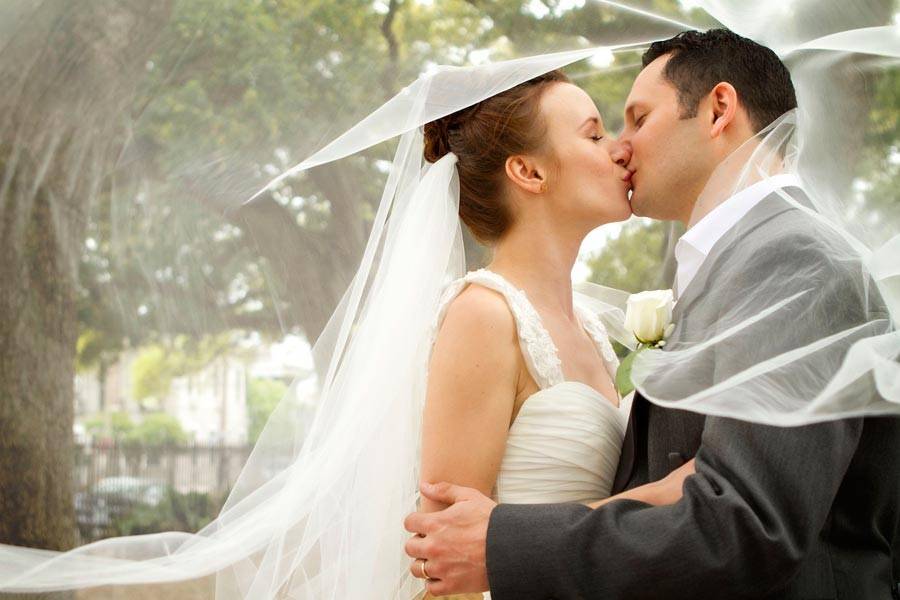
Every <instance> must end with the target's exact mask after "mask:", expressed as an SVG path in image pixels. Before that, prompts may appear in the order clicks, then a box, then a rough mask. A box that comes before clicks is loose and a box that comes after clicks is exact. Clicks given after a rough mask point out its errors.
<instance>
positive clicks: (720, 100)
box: [708, 81, 738, 138]
mask: <svg viewBox="0 0 900 600" xmlns="http://www.w3.org/2000/svg"><path fill="white" fill-rule="evenodd" d="M708 99H709V107H710V130H709V137H711V138H716V137H719V136H720V135H722V133H723V132H724V131H725V129H726V128H728V126H729V125H731V124H732V123H734V122H735V119H736V117H737V110H738V94H737V90H736V89H734V86H733V85H731V84H730V83H728V82H726V81H722V82H719V83H717V84H716V86H715V87H714V88H713V89H712V91H710V93H709V96H708Z"/></svg>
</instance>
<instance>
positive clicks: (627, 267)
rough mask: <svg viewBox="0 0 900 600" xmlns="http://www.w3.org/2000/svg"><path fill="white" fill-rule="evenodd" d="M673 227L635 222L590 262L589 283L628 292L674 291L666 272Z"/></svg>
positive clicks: (653, 222) (658, 223)
mask: <svg viewBox="0 0 900 600" xmlns="http://www.w3.org/2000/svg"><path fill="white" fill-rule="evenodd" d="M672 229H673V227H672V225H671V224H669V223H664V222H662V221H652V222H649V223H647V222H635V223H631V224H628V225H626V226H625V227H623V228H622V231H621V232H620V233H619V236H618V237H616V238H614V239H612V240H610V241H609V242H608V243H607V244H606V246H605V247H604V248H603V249H602V250H600V251H599V252H597V253H596V254H594V255H593V256H591V257H590V258H588V261H587V265H588V267H589V268H590V275H589V276H588V280H589V281H593V282H594V283H599V284H601V285H605V286H607V287H613V288H617V289H620V290H625V291H626V292H631V293H637V292H642V291H644V290H651V289H662V288H670V287H671V286H672V281H671V279H670V278H669V274H668V273H666V270H665V269H664V268H663V267H664V264H665V262H666V258H667V256H669V255H670V254H671V253H670V251H669V240H670V239H673V238H674V235H675V234H671V233H670V231H671V230H672Z"/></svg>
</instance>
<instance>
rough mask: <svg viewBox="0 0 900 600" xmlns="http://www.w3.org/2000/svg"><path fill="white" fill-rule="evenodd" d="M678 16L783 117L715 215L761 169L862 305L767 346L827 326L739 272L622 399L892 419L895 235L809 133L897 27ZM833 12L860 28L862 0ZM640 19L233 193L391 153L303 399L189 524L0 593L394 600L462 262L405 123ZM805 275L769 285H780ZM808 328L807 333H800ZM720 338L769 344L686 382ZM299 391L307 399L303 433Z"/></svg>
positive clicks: (9, 556)
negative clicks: (215, 512) (727, 48)
mask: <svg viewBox="0 0 900 600" xmlns="http://www.w3.org/2000/svg"><path fill="white" fill-rule="evenodd" d="M609 4H615V3H609ZM698 4H699V6H700V7H701V8H702V9H703V10H704V11H706V12H707V13H708V15H709V16H710V17H712V18H713V19H714V20H715V21H717V22H718V23H721V24H722V25H724V26H727V27H729V28H731V29H733V30H734V31H736V32H738V33H741V34H743V35H746V36H748V37H751V38H754V39H756V40H758V41H760V42H761V43H765V44H769V45H770V46H771V47H773V49H775V50H776V51H777V52H778V53H779V54H780V55H781V56H782V57H783V58H784V59H785V61H786V62H787V64H788V65H789V67H790V69H791V72H792V76H793V77H794V81H795V85H796V87H797V89H798V100H799V103H800V106H801V108H800V110H799V111H796V112H792V113H789V114H788V115H785V116H784V117H782V118H781V119H780V120H778V121H777V122H776V123H774V124H772V125H771V126H769V127H768V128H766V129H765V130H764V131H763V132H761V133H760V134H759V136H757V138H754V139H753V140H751V141H750V142H748V145H747V146H746V147H745V148H744V149H742V150H740V151H738V153H736V154H735V155H734V157H733V159H732V161H731V162H728V161H726V163H723V166H722V167H721V170H720V171H719V172H718V173H717V176H714V177H713V179H712V180H711V182H710V185H709V186H708V187H707V190H706V191H705V192H704V195H705V197H707V198H709V199H710V202H711V203H712V204H715V203H717V202H721V201H723V200H725V199H726V198H727V197H728V196H730V195H731V194H732V193H733V192H735V191H736V190H740V189H743V188H744V187H747V186H748V185H751V184H753V183H757V182H759V181H760V180H764V179H765V178H767V177H771V176H772V175H773V174H776V173H784V172H792V173H796V174H797V175H798V176H799V177H800V179H801V180H802V181H804V183H805V185H804V188H803V192H802V194H801V193H797V192H796V191H795V190H791V189H779V190H776V191H775V195H776V197H777V198H778V201H779V202H781V203H783V204H784V205H785V206H789V207H791V208H792V209H794V210H797V211H799V212H800V213H802V214H803V215H804V216H806V217H808V218H809V220H810V224H811V225H810V227H811V230H812V231H813V232H814V234H815V235H820V236H821V239H822V240H823V246H824V248H825V250H823V251H824V252H826V254H825V256H826V257H828V258H829V259H830V261H833V262H834V263H838V264H840V265H843V267H844V270H842V271H841V272H842V273H849V272H853V273H855V277H854V278H852V279H851V280H850V281H851V285H852V286H856V287H855V288H854V289H855V291H856V292H858V294H857V296H858V297H859V298H861V299H862V301H861V304H860V307H861V311H862V312H861V315H860V320H859V323H858V325H857V326H854V328H853V329H852V330H844V329H841V330H839V331H835V330H834V328H833V327H830V326H829V324H828V323H823V322H821V321H815V320H813V321H809V320H804V319H803V318H796V316H795V317H794V318H792V319H791V323H793V327H795V328H796V329H794V330H792V329H790V328H784V327H782V328H780V329H779V335H780V336H781V338H783V339H778V340H771V339H770V337H771V331H772V328H771V325H770V322H768V321H767V319H771V318H779V317H781V316H783V315H784V314H785V311H789V310H790V311H799V314H801V315H803V314H809V315H815V316H816V318H821V316H822V315H823V314H824V315H825V317H826V318H827V315H828V310H831V308H832V305H831V304H828V302H830V301H831V300H832V299H831V298H828V297H824V298H823V297H821V296H820V295H818V294H817V290H816V289H815V288H814V287H809V286H807V287H804V286H801V288H802V289H800V291H799V292H798V293H797V294H790V295H788V296H786V297H785V295H784V293H783V292H782V293H777V292H778V290H779V289H780V288H781V285H780V282H781V281H782V279H783V278H784V277H785V276H786V274H785V273H782V272H777V271H776V272H767V273H759V274H753V276H754V278H755V279H756V280H757V282H758V291H759V293H755V294H753V295H751V296H748V297H747V298H745V300H746V301H745V302H743V303H740V304H737V305H735V306H731V307H727V310H726V311H725V312H724V313H723V319H722V328H721V330H718V331H716V332H709V333H710V335H709V336H707V337H706V338H704V339H698V340H692V341H690V342H692V343H686V344H685V345H684V346H683V347H675V348H670V349H667V350H666V351H664V352H663V351H659V352H646V353H642V355H641V357H640V358H639V360H637V361H636V362H635V366H634V376H635V382H636V384H637V387H638V389H639V390H640V391H641V392H642V393H643V394H644V395H645V396H646V397H647V398H649V399H650V400H651V401H653V402H657V403H659V404H663V405H667V406H679V407H683V408H687V409H689V410H694V411H698V412H701V413H706V414H715V415H726V416H732V417H736V418H743V419H748V420H753V421H757V422H763V423H768V424H775V425H782V426H786V425H800V424H804V423H810V422H815V421H818V420H823V419H835V418H842V417H849V416H858V415H882V414H892V415H898V414H900V371H898V364H897V362H896V359H897V356H898V353H900V338H898V334H897V332H896V331H895V324H896V322H897V318H898V314H900V313H898V311H900V267H898V264H900V263H898V261H897V260H896V256H897V255H898V253H900V238H898V237H897V236H896V235H894V234H893V232H892V231H890V228H887V229H885V228H884V227H882V225H883V222H884V220H882V221H879V222H877V223H874V224H871V226H865V227H859V222H858V221H859V220H858V219H856V218H855V216H854V215H853V214H852V210H851V209H852V206H851V205H852V197H851V196H848V195H847V189H848V188H847V185H846V184H847V182H846V181H845V180H839V179H838V176H839V175H840V176H842V177H844V178H846V177H847V175H848V174H847V172H846V170H843V171H842V170H841V169H837V168H835V167H834V164H833V163H834V162H839V161H840V152H839V148H840V143H841V140H842V131H841V128H840V127H839V126H835V127H831V125H832V124H833V123H834V122H835V121H840V119H839V117H838V115H840V114H841V113H840V111H841V106H840V100H839V99H840V92H841V91H842V90H843V87H842V86H844V85H847V84H848V81H850V80H847V79H846V78H844V73H843V69H845V68H846V67H847V64H848V61H851V62H852V68H853V69H870V70H873V71H883V70H889V69H894V68H896V61H897V59H898V58H900V45H898V34H897V29H896V27H893V26H889V27H862V26H860V27H855V26H848V25H847V23H848V22H850V23H854V22H857V21H853V20H850V21H848V20H847V19H849V18H850V17H846V18H845V16H844V13H843V9H841V8H840V7H841V6H843V3H831V4H829V3H823V5H822V7H821V10H820V12H821V15H822V19H821V23H818V24H817V25H818V29H817V30H818V32H819V33H818V35H810V34H809V33H806V34H804V35H801V34H798V33H796V31H799V30H800V28H797V27H795V26H796V23H794V22H793V20H792V13H791V11H790V7H791V4H790V3H784V2H764V3H762V4H753V10H750V8H749V6H750V5H749V4H747V3H740V2H726V1H725V0H720V1H715V2H713V1H710V2H699V3H698ZM615 5H616V6H620V7H621V9H622V10H625V11H629V12H633V13H642V14H645V15H647V13H648V11H643V10H637V9H634V8H631V7H628V6H621V5H618V4H615ZM745 6H746V7H748V8H744V7H745ZM785 6H787V9H785ZM851 16H852V17H853V18H854V19H860V21H858V22H861V23H864V24H865V23H867V21H866V15H865V5H860V7H858V10H857V12H856V13H855V14H854V15H851ZM648 19H651V20H654V19H653V18H652V14H650V15H649V16H648ZM655 21H664V22H665V23H666V26H667V27H668V28H669V29H670V31H666V33H665V34H660V33H659V32H654V33H653V34H650V35H646V34H643V33H641V32H635V33H632V34H630V37H629V39H627V41H624V42H622V41H621V36H620V38H618V39H617V41H616V43H610V44H609V45H607V46H601V47H585V48H579V49H576V50H570V51H564V52H555V53H549V54H541V55H535V56H529V57H526V58H518V59H513V60H508V61H504V62H497V63H489V64H484V65H480V66H472V67H434V68H432V69H430V70H429V71H428V72H426V73H425V74H423V75H421V76H420V77H418V78H417V79H416V80H415V81H414V82H412V83H411V84H410V85H409V86H407V87H406V88H404V89H403V90H402V91H401V92H400V93H399V94H397V95H396V96H394V97H393V98H391V99H390V100H388V101H387V102H386V103H384V104H383V105H382V106H380V107H379V108H378V109H377V110H375V111H373V112H372V113H371V114H369V115H368V116H366V117H365V118H364V119H362V120H361V121H359V123H358V124H357V125H355V126H354V127H352V128H351V129H350V130H348V131H347V132H346V133H344V134H342V135H340V136H338V137H337V138H335V139H334V141H332V142H330V143H328V144H326V145H325V146H324V147H322V149H321V150H319V151H317V152H315V153H313V154H312V155H311V156H309V158H307V159H305V160H304V161H303V162H301V163H299V164H297V165H296V166H294V167H291V168H289V169H286V170H284V172H283V173H281V174H280V175H279V176H278V177H276V178H275V179H273V180H272V181H271V182H269V183H268V184H267V185H266V186H265V187H264V188H263V189H262V190H260V191H258V192H257V193H256V194H252V193H249V194H246V195H245V197H244V198H242V200H243V201H245V202H248V203H251V204H252V203H253V202H254V201H256V199H257V198H258V197H259V196H260V195H261V194H263V193H264V192H271V191H272V190H279V189H281V188H283V187H284V186H289V185H290V182H291V181H292V179H293V178H296V177H298V176H299V175H300V174H301V173H303V172H306V171H310V170H313V169H316V168H317V167H321V166H323V165H326V164H329V163H332V162H335V161H342V160H352V158H353V155H354V154H355V153H358V152H360V151H362V150H365V149H367V148H370V147H372V146H374V145H376V144H379V143H381V142H384V141H387V140H393V139H397V140H398V141H397V145H396V151H395V154H394V157H393V161H392V162H391V163H390V165H389V168H387V167H386V168H387V170H388V177H387V183H386V185H385V187H384V190H383V192H382V195H381V201H380V203H379V204H378V206H377V211H376V213H375V214H374V217H373V221H372V223H373V224H372V228H371V231H370V233H369V237H368V241H367V242H366V244H365V249H364V252H363V255H362V257H361V260H360V263H359V268H358V270H357V271H356V273H355V275H354V276H353V278H352V281H351V283H350V285H349V287H348V288H347V290H346V292H345V293H344V295H343V298H342V300H341V301H340V303H339V304H338V306H337V308H336V310H335V311H334V313H333V314H332V316H331V318H330V319H329V320H328V322H327V325H326V326H325V328H324V330H323V333H322V334H321V335H320V336H319V338H318V340H317V341H316V344H315V346H314V347H313V355H314V356H315V358H316V371H317V378H316V385H315V391H314V392H312V393H310V391H309V390H308V389H306V388H301V386H300V385H295V386H292V388H291V389H290V391H289V392H288V394H287V395H286V396H285V397H284V398H283V399H282V401H281V403H280V404H279V406H278V408H277V409H276V410H275V412H274V413H273V414H272V416H271V417H270V420H269V422H268V424H267V426H266V428H265V429H264V430H263V433H262V434H261V436H260V438H259V441H258V443H257V445H256V447H255V448H254V450H253V453H252V455H251V456H250V459H249V460H248V462H247V464H246V466H245V467H244V469H243V471H242V473H241V476H240V478H239V480H238V482H237V484H236V485H235V486H234V488H233V490H232V492H231V495H230V497H229V498H228V501H227V503H226V504H225V506H224V508H223V509H222V511H221V514H220V515H219V517H218V518H217V519H216V520H215V521H213V522H212V523H211V524H210V525H209V526H207V527H205V528H204V529H202V530H201V531H199V532H197V533H182V532H166V533H160V534H152V535H146V536H133V537H126V538H114V539H109V540H102V541H99V542H95V543H93V544H89V545H86V546H82V547H79V548H77V549H75V550H72V551H69V552H65V553H55V552H49V551H43V550H31V549H23V548H15V547H11V546H0V590H3V591H13V592H14V591H18V592H25V591H48V590H58V589H66V588H74V587H87V586H96V585H106V584H132V585H142V584H154V583H162V582H170V581H180V580H188V579H194V578H199V577H203V576H208V575H213V574H215V575H216V597H217V598H223V599H225V598H276V597H278V598H281V597H284V598H310V599H312V598H318V599H326V598H327V599H331V598H354V599H356V598H360V599H362V598H371V599H373V600H374V599H378V600H382V599H385V598H393V599H397V600H406V599H409V598H412V597H414V596H415V595H416V594H418V593H420V592H421V591H422V586H421V583H420V582H419V581H418V580H415V579H413V578H412V577H411V576H410V575H409V574H408V560H407V558H406V556H405V554H404V553H403V542H404V541H405V539H406V537H407V534H406V533H405V532H404V531H403V528H402V526H401V524H402V520H403V518H404V516H405V515H406V514H407V513H409V512H411V511H412V510H414V509H415V506H416V500H417V483H418V481H417V472H416V468H417V449H418V443H419V440H418V436H419V422H420V421H419V419H420V413H421V408H422V402H423V400H424V380H425V376H426V362H425V360H426V357H427V355H428V349H429V344H430V341H431V336H432V334H433V326H434V323H433V320H434V317H435V309H436V306H437V302H438V300H439V297H440V294H441V292H442V290H443V288H444V286H445V285H446V284H447V283H448V282H450V281H452V280H453V279H455V278H457V277H459V276H461V275H462V274H463V273H464V270H465V268H466V267H465V264H466V263H465V256H464V240H463V235H462V230H461V227H460V222H459V218H458V216H457V211H458V202H459V199H458V181H457V179H456V169H455V157H454V156H453V155H452V154H448V155H447V156H445V157H444V158H442V159H441V160H439V161H438V162H436V163H434V164H427V163H425V161H424V159H423V140H422V133H421V128H422V126H423V125H424V124H425V123H427V122H430V121H433V120H435V119H437V118H440V117H442V116H444V115H448V114H451V113H453V112H456V111H457V110H460V109H462V108H465V107H467V106H471V105H472V104H474V103H477V102H479V101H481V100H483V99H485V98H488V97H490V96H492V95H494V94H497V93H499V92H502V91H504V90H507V89H509V88H511V87H513V86H515V85H517V84H519V83H522V82H524V81H527V80H529V79H531V78H533V77H535V76H537V75H539V74H542V73H545V72H547V71H550V70H552V69H556V68H561V67H565V66H567V65H571V64H573V63H577V62H578V61H584V60H586V59H592V58H594V59H596V58H597V57H598V56H599V57H601V58H603V57H608V56H610V55H614V54H616V53H623V52H634V51H635V49H637V48H641V47H643V46H646V45H647V44H648V43H650V42H652V41H654V40H655V39H662V38H666V37H670V36H671V35H672V34H673V33H675V32H676V31H678V30H679V29H684V28H686V26H685V24H681V23H672V22H671V19H666V18H657V19H655ZM802 30H803V31H806V32H809V31H810V30H811V29H810V28H808V27H807V28H803V29H802ZM625 33H626V34H627V33H628V32H625ZM626 37H628V36H626ZM596 64H598V65H602V64H603V60H599V61H597V62H596ZM596 68H598V69H603V68H604V67H602V66H597V67H596ZM825 124H828V127H826V126H824V125H825ZM823 145H824V146H825V147H826V148H828V151H825V152H823V151H822V148H823ZM832 149H833V150H832ZM734 161H738V164H736V165H735V164H734ZM850 174H851V175H852V173H850ZM232 208H235V209H236V208H237V207H232ZM894 210H896V209H894ZM738 227H740V225H738ZM821 276H822V273H819V272H810V273H806V274H804V273H792V274H791V277H792V278H793V279H795V280H796V279H798V278H799V279H802V278H804V277H808V278H809V279H810V281H819V278H820V277H821ZM580 291H581V292H582V294H580V295H579V298H578V300H579V302H581V303H583V304H584V305H585V306H588V307H590V308H592V309H593V310H596V311H597V312H598V313H599V314H600V315H601V317H602V318H603V320H604V321H605V323H606V325H607V329H608V330H609V331H610V333H611V334H612V335H613V337H615V338H616V339H618V340H619V341H620V342H622V343H623V344H624V345H626V346H627V345H631V344H632V343H633V340H632V339H631V336H630V335H629V333H628V332H627V331H626V330H625V328H624V326H623V321H624V319H623V311H622V308H623V306H624V300H625V298H626V297H627V295H626V294H623V293H621V292H618V291H616V290H609V289H604V288H600V287H599V286H583V287H581V288H580ZM845 292H846V290H845ZM798 307H799V308H798ZM810 326H819V327H821V331H822V332H824V333H823V334H822V335H810V332H809V328H810ZM736 343H737V344H746V343H752V344H756V345H760V344H762V345H765V344H770V345H771V347H772V348H776V349H778V352H775V353H774V354H773V355H772V356H762V357H758V356H757V357H754V356H751V357H750V358H749V359H747V360H748V361H749V362H748V363H747V364H742V363H741V362H740V361H737V360H736V362H735V363H734V364H733V366H731V367H729V368H730V369H731V372H732V373H731V375H730V377H728V378H726V379H724V380H721V381H719V382H718V383H717V384H716V385H715V386H711V385H709V384H708V383H705V382H706V381H708V380H707V379H704V378H703V377H695V376H694V375H695V374H696V373H697V372H698V371H699V370H702V369H703V368H704V365H708V364H710V362H711V361H713V360H721V356H722V353H723V351H724V350H725V349H727V348H729V347H730V346H731V345H733V344H736ZM310 396H312V397H313V400H312V402H313V403H314V405H315V407H316V408H315V415H314V418H313V419H312V420H311V421H309V420H308V414H309V411H308V409H307V408H306V407H307V406H308V405H309V403H310Z"/></svg>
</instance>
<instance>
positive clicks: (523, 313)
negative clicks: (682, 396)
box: [437, 269, 631, 504]
mask: <svg viewBox="0 0 900 600" xmlns="http://www.w3.org/2000/svg"><path fill="white" fill-rule="evenodd" d="M470 284H478V285H482V286H484V287H486V288H489V289H491V290H494V291H497V292H499V293H500V294H502V295H503V297H504V298H505V299H506V301H507V303H508V304H509V309H510V311H511V312H512V314H513V317H514V318H515V322H516V327H517V330H518V336H519V344H520V346H521V349H522V356H523V357H524V359H525V363H526V365H527V367H528V371H529V373H530V374H531V376H532V377H533V378H534V380H535V382H536V383H537V384H538V386H539V387H540V390H539V391H537V392H535V393H534V394H532V395H531V396H529V397H528V398H527V399H526V400H525V402H524V404H523V405H522V408H521V409H520V410H519V413H518V415H517V416H516V418H515V420H514V421H513V423H512V425H511V426H510V428H509V437H508V439H507V442H506V451H505V454H504V456H503V461H502V463H501V466H500V471H499V474H498V476H497V483H496V486H495V488H494V493H493V496H494V499H495V500H496V501H498V502H504V503H514V504H530V503H542V502H591V501H594V500H600V499H603V498H606V497H608V496H609V495H610V490H611V489H612V484H613V479H614V477H615V474H616V468H617V466H618V462H619V454H620V452H621V448H622V439H623V437H624V435H625V426H626V424H627V420H628V414H629V408H630V402H631V397H630V396H629V397H626V399H625V400H624V401H623V402H621V403H620V404H619V406H618V407H617V406H616V404H615V403H614V401H613V400H611V399H608V398H605V397H604V396H603V395H602V394H600V393H599V392H598V391H597V390H595V389H594V388H592V387H590V386H589V385H587V384H584V383H580V382H577V381H565V379H564V377H563V370H562V364H561V362H560V359H559V354H558V352H557V350H556V346H555V345H554V343H553V340H552V339H551V337H550V334H549V333H548V332H547V330H546V329H545V328H544V325H543V323H542V322H541V319H540V315H539V314H538V312H537V310H535V308H534V307H533V306H532V304H531V302H529V300H528V298H527V297H526V295H525V292H524V291H522V290H519V289H517V288H515V287H514V286H513V285H512V284H511V283H509V282H508V281H507V280H506V279H504V278H503V277H501V276H500V275H498V274H497V273H494V272H492V271H488V270H486V269H481V270H478V271H472V272H470V273H468V274H467V275H466V276H465V277H463V278H462V279H459V280H457V281H454V282H453V283H452V284H450V286H448V288H447V290H446V291H445V293H444V295H443V297H442V299H441V302H440V305H439V310H438V317H437V325H438V326H439V325H440V323H441V322H442V321H443V318H444V315H445V314H446V312H447V308H448V306H449V305H450V303H451V302H452V301H453V299H454V298H456V296H458V295H459V294H460V292H462V291H463V290H464V289H465V288H466V287H467V286H468V285H470ZM575 308H576V314H577V316H578V318H579V320H580V321H581V324H582V326H583V327H584V329H585V331H586V332H587V333H588V335H589V336H590V337H591V339H593V340H594V343H595V344H596V346H597V350H598V353H599V355H600V357H602V360H603V364H604V366H605V367H606V369H607V370H608V371H609V374H610V376H611V377H613V378H615V372H616V368H617V367H618V364H619V361H618V359H617V358H616V354H615V352H614V351H613V348H612V344H611V343H610V340H609V336H608V335H607V333H606V329H605V328H604V327H603V325H602V323H601V322H600V321H599V319H597V317H596V316H595V315H594V314H592V313H590V312H589V311H587V310H585V309H583V308H581V307H579V306H577V305H576V307H575Z"/></svg>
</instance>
